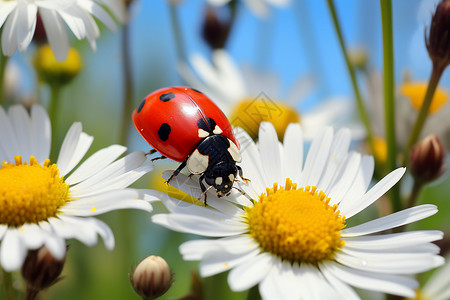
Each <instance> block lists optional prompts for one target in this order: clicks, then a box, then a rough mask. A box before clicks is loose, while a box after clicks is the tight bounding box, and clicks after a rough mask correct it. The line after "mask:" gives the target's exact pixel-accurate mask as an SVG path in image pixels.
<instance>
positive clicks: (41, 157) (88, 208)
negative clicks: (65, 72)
mask: <svg viewBox="0 0 450 300" xmlns="http://www.w3.org/2000/svg"><path fill="white" fill-rule="evenodd" d="M50 128H51V127H50V120H49V118H48V115H47V113H46V111H45V110H44V109H43V108H42V107H41V106H38V105H34V106H32V107H31V114H30V115H29V114H28V113H27V111H26V110H25V109H24V108H23V106H21V105H16V106H12V107H10V109H9V111H8V113H6V112H5V110H4V109H3V108H2V107H0V161H2V162H3V163H2V166H1V168H0V182H1V184H0V237H1V246H0V263H1V265H2V267H3V269H4V270H6V271H14V270H17V269H19V268H20V267H21V266H22V263H23V261H24V259H25V256H26V254H27V251H28V250H34V249H38V248H40V247H42V246H46V247H47V249H48V250H49V251H50V252H51V254H52V255H53V256H54V257H55V259H62V258H63V257H64V255H65V253H66V243H65V240H66V239H71V238H75V239H77V240H80V241H81V242H83V243H84V244H86V245H88V246H93V245H95V244H96V243H97V239H98V238H97V234H99V235H100V236H101V237H102V238H103V240H104V242H105V246H106V248H107V249H110V250H111V249H113V248H114V236H113V234H112V232H111V229H110V228H109V227H108V226H107V225H106V224H105V223H103V222H102V221H100V220H98V219H96V218H93V216H97V215H100V214H103V213H106V212H108V211H112V210H118V209H127V208H133V209H141V210H145V211H151V210H152V206H151V205H150V203H149V202H148V201H146V200H145V199H144V198H145V196H144V194H143V192H144V191H143V190H136V189H131V188H127V187H128V186H129V185H130V184H132V183H133V182H135V181H136V180H137V179H139V178H140V177H141V176H142V175H144V174H146V173H147V172H149V171H150V170H151V169H152V167H151V166H149V165H143V163H144V161H145V159H146V158H145V154H144V153H143V152H133V153H130V154H128V155H126V156H125V157H123V158H121V159H118V160H116V159H117V158H118V157H119V156H121V155H122V154H123V153H124V152H125V151H126V147H123V146H120V145H112V146H109V147H107V148H104V149H101V150H99V151H97V152H96V153H94V154H93V155H91V156H90V157H89V158H88V159H86V160H85V161H84V162H83V163H82V164H81V165H79V166H78V167H77V168H75V167H76V166H77V165H78V164H79V162H80V161H81V159H82V158H83V157H84V155H85V154H86V152H87V151H88V149H89V147H90V145H91V143H92V141H93V137H91V136H89V135H87V134H86V133H84V132H82V128H81V123H74V124H73V125H72V126H71V127H70V129H69V131H68V133H67V135H66V137H65V139H64V142H63V144H62V146H61V149H60V151H59V156H58V159H57V162H56V164H52V163H51V162H50V160H49V159H48V157H49V155H50V141H51V129H50Z"/></svg>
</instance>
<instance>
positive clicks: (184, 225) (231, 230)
mask: <svg viewBox="0 0 450 300" xmlns="http://www.w3.org/2000/svg"><path fill="white" fill-rule="evenodd" d="M152 221H153V223H156V224H159V225H161V226H164V227H166V228H169V229H171V230H174V231H179V232H185V233H192V234H198V235H203V236H211V237H222V236H231V235H237V234H242V233H244V232H246V231H247V230H248V229H247V226H246V225H245V224H243V223H239V222H237V221H230V220H211V219H207V218H205V217H198V216H195V215H193V216H189V215H179V214H159V215H154V216H152Z"/></svg>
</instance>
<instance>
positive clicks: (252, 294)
mask: <svg viewBox="0 0 450 300" xmlns="http://www.w3.org/2000/svg"><path fill="white" fill-rule="evenodd" d="M260 299H261V295H260V294H259V290H258V285H255V286H254V287H252V288H251V289H249V290H248V294H247V300H260Z"/></svg>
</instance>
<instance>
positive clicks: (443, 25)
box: [425, 0, 450, 67]
mask: <svg viewBox="0 0 450 300" xmlns="http://www.w3.org/2000/svg"><path fill="white" fill-rule="evenodd" d="M425 43H426V45H427V50H428V54H429V55H430V58H431V60H432V61H433V63H437V64H439V65H440V66H441V67H446V66H447V65H448V64H450V0H442V1H441V2H440V3H439V5H438V6H437V7H436V12H435V13H434V15H433V17H432V18H431V26H430V33H429V35H428V37H427V36H425Z"/></svg>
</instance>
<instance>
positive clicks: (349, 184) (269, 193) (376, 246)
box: [152, 122, 443, 299]
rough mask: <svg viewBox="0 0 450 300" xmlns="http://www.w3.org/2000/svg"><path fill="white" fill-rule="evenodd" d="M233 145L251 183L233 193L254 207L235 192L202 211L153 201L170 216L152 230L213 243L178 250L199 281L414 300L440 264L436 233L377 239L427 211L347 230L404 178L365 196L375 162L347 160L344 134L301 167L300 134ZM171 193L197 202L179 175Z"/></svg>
mask: <svg viewBox="0 0 450 300" xmlns="http://www.w3.org/2000/svg"><path fill="white" fill-rule="evenodd" d="M237 137H238V139H239V142H240V144H241V149H242V164H241V167H242V169H243V171H244V176H245V177H247V178H249V179H250V180H251V182H250V183H249V184H248V185H246V184H244V183H242V184H241V183H239V182H236V183H235V185H237V186H239V188H240V189H242V190H244V191H245V192H246V194H247V195H248V196H249V198H251V199H252V200H249V198H247V197H246V196H244V195H242V194H241V193H239V192H238V191H237V190H236V191H235V190H233V191H232V193H231V195H230V196H229V197H225V198H220V199H219V198H217V196H216V195H215V193H214V192H211V193H208V205H209V207H203V206H197V205H192V204H187V203H186V202H183V201H180V200H176V199H173V198H170V197H168V196H165V195H164V196H161V195H159V196H158V194H157V193H153V196H154V197H155V198H157V197H159V198H160V199H161V200H162V202H163V203H164V205H165V206H166V207H167V209H168V210H169V212H170V213H168V214H158V215H154V216H153V218H152V220H153V222H155V223H157V224H160V225H162V226H165V227H167V228H169V229H172V230H175V231H180V232H186V233H192V234H197V235H202V236H206V237H215V238H217V239H201V240H194V241H189V242H186V243H184V244H182V245H181V246H180V252H181V254H182V255H183V258H184V259H185V260H200V261H201V262H200V274H201V275H202V276H210V275H214V274H217V273H220V272H224V271H227V270H230V273H229V275H228V283H229V285H230V287H231V289H232V290H233V291H243V290H246V289H249V288H250V287H252V286H255V285H259V291H260V293H261V295H262V297H263V298H264V299H358V298H359V296H358V295H357V294H356V293H355V291H354V290H353V289H352V288H350V285H351V286H355V287H358V288H362V289H367V290H374V291H380V292H385V293H391V294H395V295H401V296H407V297H413V296H414V295H415V293H414V289H415V288H417V286H418V284H417V282H416V280H415V279H413V278H412V277H411V276H410V275H411V274H414V273H417V272H423V271H426V270H429V269H431V268H434V267H437V266H439V265H441V264H443V258H442V257H440V256H438V255H437V253H438V252H439V248H438V247H437V246H435V245H434V244H432V243H431V242H432V241H435V240H439V239H441V238H442V232H440V231H412V232H405V233H392V234H382V233H380V232H382V231H385V230H390V229H392V228H395V227H398V226H402V225H405V224H409V223H412V222H415V221H417V220H420V219H423V218H426V217H428V216H431V215H433V214H435V213H436V212H437V208H436V206H434V205H421V206H417V207H413V208H411V209H407V210H403V211H400V212H396V213H394V214H391V215H388V216H385V217H381V218H379V219H375V220H371V221H369V222H366V223H363V224H360V225H356V226H351V227H348V228H346V224H347V220H348V219H350V218H351V217H352V216H354V215H356V214H358V213H359V212H361V211H362V210H364V209H365V208H366V207H368V206H369V205H371V204H372V203H373V202H375V201H376V200H377V199H378V198H379V197H381V196H382V195H383V194H384V193H386V192H387V191H388V190H389V189H390V188H391V187H392V186H393V185H394V184H395V183H397V181H398V180H399V179H400V178H401V177H402V176H403V174H404V173H405V168H399V169H397V170H395V171H393V172H391V173H390V174H389V175H387V176H386V177H385V178H383V179H382V180H381V181H380V182H378V183H377V184H375V185H374V186H373V187H372V188H370V189H369V190H367V189H368V187H369V184H370V182H371V179H372V173H373V169H374V161H373V158H372V157H370V156H366V155H361V154H359V153H355V152H349V150H348V148H349V145H350V140H351V139H350V131H349V130H347V129H342V130H340V131H338V132H337V133H336V134H333V130H332V129H331V128H326V130H324V131H323V133H322V134H320V135H318V136H317V137H316V138H315V139H314V140H313V142H312V144H311V147H310V149H309V151H308V154H307V156H306V160H305V163H303V138H302V128H301V127H300V126H299V125H298V124H291V125H290V126H289V127H288V128H287V130H286V135H285V137H284V144H280V143H279V142H278V139H277V135H276V133H275V130H274V127H273V126H272V125H271V124H269V123H266V122H264V123H262V124H261V127H260V132H259V145H256V144H255V143H254V142H253V141H252V139H251V138H250V137H249V136H248V135H247V134H246V133H245V132H244V131H243V130H238V131H237ZM170 174H171V172H166V173H164V174H163V177H165V178H167V177H168V176H170ZM288 178H290V179H288ZM171 183H172V184H173V185H174V186H175V187H177V188H179V189H180V190H182V191H183V192H185V193H188V194H190V195H192V196H193V197H198V196H199V195H200V194H201V190H200V188H199V186H198V182H197V181H196V178H189V177H187V176H184V175H178V176H177V177H175V179H174V180H172V181H171ZM280 185H282V186H283V187H280ZM376 233H378V234H376Z"/></svg>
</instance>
